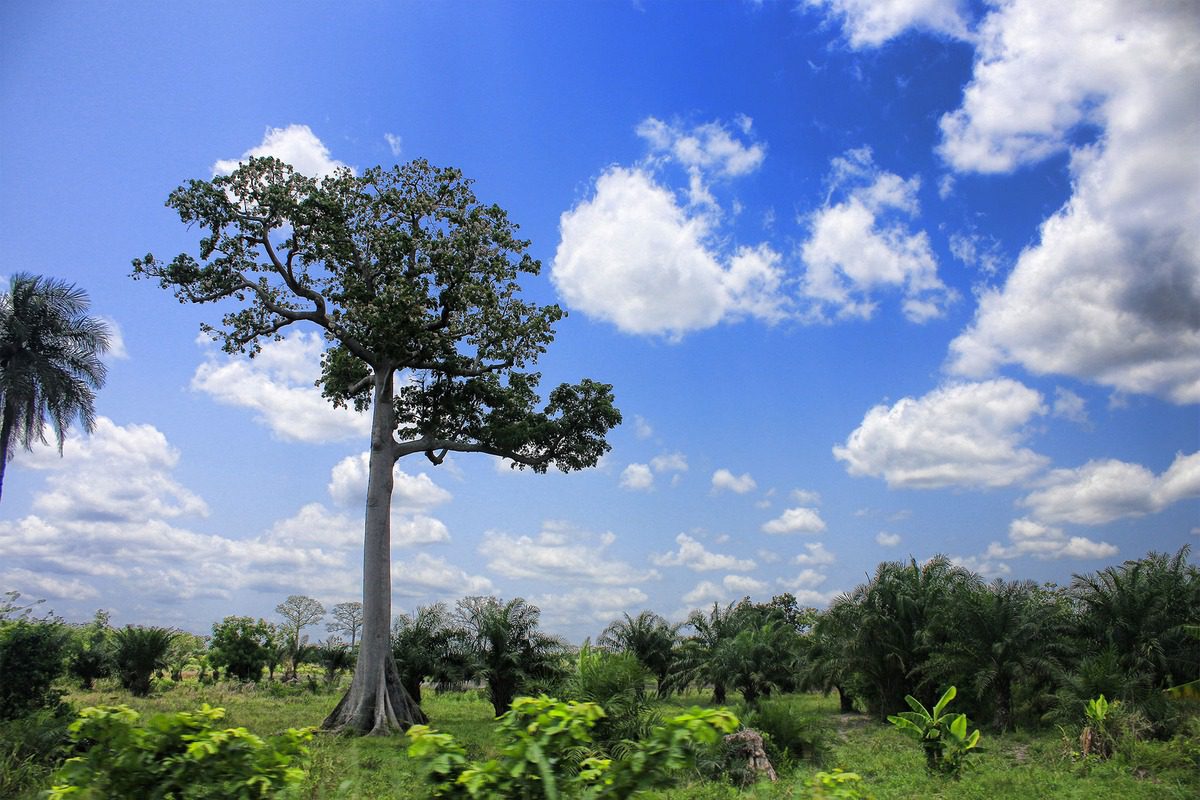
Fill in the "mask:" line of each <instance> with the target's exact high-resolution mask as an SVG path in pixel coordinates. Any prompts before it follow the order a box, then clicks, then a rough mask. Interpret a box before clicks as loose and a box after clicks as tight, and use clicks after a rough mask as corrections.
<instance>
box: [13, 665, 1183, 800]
mask: <svg viewBox="0 0 1200 800" xmlns="http://www.w3.org/2000/svg"><path fill="white" fill-rule="evenodd" d="M338 697H339V695H338V694H336V693H333V692H320V693H315V694H314V693H311V692H307V691H302V690H282V689H280V688H278V687H275V688H274V689H272V688H254V687H247V688H237V687H233V686H200V685H197V684H195V683H190V682H188V683H183V684H181V685H178V686H174V687H172V688H170V689H169V690H165V691H159V692H156V693H155V694H154V695H152V696H151V697H149V698H145V699H137V698H132V697H130V696H129V695H128V694H127V693H125V692H122V691H119V690H114V689H101V690H100V691H95V692H79V691H76V692H74V693H72V694H71V695H70V696H69V697H68V700H69V701H70V702H71V703H72V704H73V705H74V706H75V707H76V708H83V707H85V706H88V705H97V704H117V703H123V704H125V705H128V706H130V707H132V708H134V709H135V710H138V711H140V712H143V713H145V714H151V713H155V712H160V711H179V710H187V709H193V708H197V707H199V705H200V704H201V703H209V704H210V705H213V706H220V707H223V708H224V709H225V710H226V722H227V724H228V725H230V726H236V725H241V726H245V727H247V728H249V729H250V730H252V731H254V732H255V733H260V734H271V733H277V732H279V731H282V730H283V729H285V728H289V727H302V726H306V725H317V724H319V723H320V721H321V720H322V719H323V718H324V717H325V715H326V714H327V713H329V711H330V710H332V708H333V706H334V705H335V704H336V702H337V700H338ZM791 702H793V703H796V704H798V705H799V706H800V707H801V708H803V710H804V711H805V712H806V713H809V714H811V715H813V716H814V717H815V718H816V719H818V720H819V724H820V725H822V726H824V727H825V729H826V734H825V737H824V738H825V740H826V741H827V747H826V752H825V755H824V758H823V759H822V762H821V763H820V764H814V763H810V762H807V761H801V762H799V763H796V764H783V765H780V780H779V781H778V782H777V783H775V784H769V783H761V784H758V785H756V786H754V787H751V788H749V789H745V790H741V789H737V788H735V787H733V786H730V785H727V784H722V783H718V782H714V781H711V780H705V779H702V778H701V777H700V776H699V775H694V776H690V777H687V778H685V780H684V782H683V783H682V784H681V786H680V787H679V788H676V789H673V790H671V791H668V792H662V793H658V794H653V795H649V796H651V797H658V798H662V800H676V799H682V798H734V797H740V798H803V797H808V796H810V793H809V791H808V790H807V789H806V788H805V783H806V781H807V780H808V779H809V778H810V777H811V776H812V775H814V774H815V773H816V772H817V771H818V770H821V769H825V770H829V769H832V768H834V767H841V768H842V769H845V770H847V771H852V772H856V773H858V774H859V775H861V776H862V779H863V780H862V783H861V784H859V786H860V787H861V789H862V790H863V791H864V792H866V793H868V794H869V795H870V796H872V797H875V798H877V799H878V800H888V799H890V798H916V797H921V798H943V797H944V798H954V799H955V800H966V799H969V798H981V799H982V798H986V800H1004V798H1022V799H1024V798H1034V797H1054V798H1081V799H1082V798H1089V799H1090V798H1096V797H1112V798H1122V800H1126V799H1128V800H1137V799H1138V798H1147V800H1149V798H1189V800H1190V798H1195V797H1200V770H1198V769H1197V766H1196V765H1197V762H1196V760H1195V759H1196V757H1197V752H1198V748H1200V744H1198V743H1197V742H1195V741H1192V742H1190V750H1188V747H1189V745H1188V744H1187V743H1183V744H1181V743H1179V742H1175V743H1173V744H1166V743H1145V744H1140V745H1138V746H1137V747H1136V748H1135V749H1134V751H1133V752H1132V753H1128V754H1126V755H1124V756H1120V757H1117V758H1114V759H1113V760H1111V761H1108V762H1091V763H1086V764H1081V763H1079V762H1077V761H1075V760H1073V759H1072V758H1071V756H1070V744H1069V743H1068V742H1067V741H1066V740H1065V739H1064V737H1063V736H1062V735H1061V734H1060V733H1059V732H1058V731H1039V732H1037V733H1014V734H1009V735H1006V736H999V735H994V734H988V733H987V732H986V731H985V735H984V745H985V750H984V752H982V753H980V754H979V755H978V756H977V757H975V758H974V759H973V760H974V762H975V764H974V766H973V768H972V769H970V770H969V771H968V772H967V773H966V774H965V775H964V776H963V778H962V779H961V780H959V781H954V780H951V779H948V778H944V777H938V776H930V775H928V774H926V772H925V770H924V766H923V765H924V761H923V756H922V754H921V752H920V750H919V749H918V746H917V744H916V742H914V741H912V740H911V739H908V738H906V737H904V736H903V735H902V734H900V733H899V732H897V731H895V730H893V729H892V728H891V727H890V726H887V725H880V724H878V723H876V722H874V721H872V720H869V719H867V718H866V717H864V716H861V715H840V714H838V713H837V705H836V702H835V701H834V700H832V699H829V698H823V697H820V696H817V695H802V696H796V697H794V698H792V700H791ZM703 703H704V698H703V697H701V696H699V695H697V696H694V697H685V698H675V699H674V700H673V701H672V702H671V703H670V704H668V705H665V706H664V707H663V708H662V709H661V710H662V711H663V712H665V713H670V712H671V711H672V710H673V709H676V708H683V707H686V706H688V705H691V704H703ZM424 707H425V709H426V711H427V713H428V714H429V716H430V717H431V719H432V721H433V722H432V724H433V725H434V727H436V728H438V729H439V730H442V731H446V732H448V733H452V734H454V735H455V736H456V737H457V738H458V740H459V741H460V742H462V743H463V744H464V745H465V746H466V747H467V749H468V752H469V754H470V755H471V756H472V757H486V756H488V755H489V754H490V752H491V751H492V748H493V747H494V745H493V738H492V730H493V725H492V708H491V705H490V704H489V703H488V702H487V701H486V700H484V699H483V698H482V697H480V696H479V694H477V693H473V692H467V693H450V694H442V695H438V694H435V693H433V692H429V693H428V694H427V696H426V698H425V702H424ZM406 745H407V741H406V739H405V738H404V737H393V738H369V737H367V738H363V737H343V736H331V735H323V734H318V736H317V737H316V738H315V740H314V742H313V746H312V762H311V767H310V769H309V772H308V776H307V779H306V782H305V784H304V787H303V791H302V794H301V796H302V797H305V798H345V799H346V800H351V799H353V800H359V799H361V800H368V799H369V800H375V799H376V798H397V799H399V798H406V799H407V798H421V797H425V796H427V793H426V790H425V786H424V784H423V782H422V780H421V777H420V775H419V774H418V772H417V770H416V769H415V765H414V764H412V763H411V762H410V761H409V759H408V757H407V755H406V753H405V749H406ZM34 796H36V795H30V797H34Z"/></svg>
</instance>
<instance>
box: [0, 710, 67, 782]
mask: <svg viewBox="0 0 1200 800" xmlns="http://www.w3.org/2000/svg"><path fill="white" fill-rule="evenodd" d="M74 716H75V715H74V714H73V713H72V712H71V709H70V707H69V706H67V705H65V704H62V705H58V706H57V707H55V708H50V709H41V710H38V711H33V712H31V713H29V714H27V715H25V716H23V717H19V718H17V719H14V720H8V721H5V722H0V797H18V796H20V795H21V794H22V793H32V792H33V791H35V790H36V789H38V788H40V787H44V786H45V785H46V783H47V781H48V779H49V777H50V773H51V772H52V771H53V770H54V768H55V767H56V766H57V765H58V762H59V761H61V760H62V759H63V758H65V757H66V755H67V753H66V749H65V748H66V745H67V742H68V736H67V726H68V725H70V724H71V720H72V719H73V718H74Z"/></svg>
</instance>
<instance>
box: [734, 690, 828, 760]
mask: <svg viewBox="0 0 1200 800" xmlns="http://www.w3.org/2000/svg"><path fill="white" fill-rule="evenodd" d="M743 721H744V722H745V724H746V726H747V727H749V728H753V729H754V730H756V731H758V732H759V733H761V734H763V741H764V745H765V748H766V751H767V757H768V758H770V759H771V763H772V764H774V765H775V766H781V765H783V764H785V763H788V762H794V761H799V760H801V759H807V760H809V761H812V762H816V763H819V762H820V761H821V759H822V758H823V757H824V755H825V752H826V751H827V749H828V748H829V737H830V730H829V726H828V724H827V723H826V722H825V721H824V720H823V719H822V718H821V717H820V716H818V715H816V714H811V713H807V712H805V711H804V710H803V709H802V708H800V706H799V705H798V704H797V703H796V702H795V701H794V700H792V699H789V698H787V697H777V698H770V699H767V700H760V701H759V704H758V708H756V709H753V710H751V711H750V712H749V713H747V714H746V716H745V719H744V720H743Z"/></svg>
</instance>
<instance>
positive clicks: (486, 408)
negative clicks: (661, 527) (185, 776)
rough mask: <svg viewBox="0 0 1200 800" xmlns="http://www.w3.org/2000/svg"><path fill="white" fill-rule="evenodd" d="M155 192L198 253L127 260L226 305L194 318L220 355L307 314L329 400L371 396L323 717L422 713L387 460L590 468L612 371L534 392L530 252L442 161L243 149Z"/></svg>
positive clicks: (398, 725) (615, 416)
mask: <svg viewBox="0 0 1200 800" xmlns="http://www.w3.org/2000/svg"><path fill="white" fill-rule="evenodd" d="M167 205H168V206H169V207H171V208H172V209H174V210H175V211H176V212H177V213H178V214H179V218H180V220H182V221H183V222H184V223H187V224H189V225H197V226H198V227H199V228H200V229H201V231H202V235H201V238H200V250H199V259H197V258H196V257H194V256H192V255H190V254H187V253H183V254H180V255H178V256H176V257H175V258H174V259H173V260H171V261H170V262H165V261H160V260H159V259H157V258H155V257H154V256H153V255H152V254H149V255H146V256H145V257H144V258H139V259H136V260H134V262H133V275H134V277H135V278H151V279H155V280H157V281H158V283H159V285H160V286H162V287H163V288H165V289H168V290H170V291H172V292H173V293H174V294H175V296H176V297H177V298H178V299H179V300H180V301H182V302H188V303H200V304H206V303H214V302H222V303H224V304H226V305H227V306H231V307H232V308H231V310H229V311H227V312H226V313H225V314H224V316H223V318H222V320H221V325H220V326H215V325H207V324H206V325H204V326H203V329H204V330H206V331H208V332H209V333H210V334H211V335H212V336H213V337H214V339H216V340H218V341H220V342H221V343H222V347H223V348H224V349H225V350H226V351H227V352H229V353H239V352H241V353H246V354H248V355H249V356H251V357H253V356H254V355H255V354H257V353H258V352H259V351H260V350H261V348H262V345H263V342H264V340H271V339H279V338H282V336H283V331H284V329H286V328H288V327H289V326H291V325H296V324H305V325H310V326H316V327H317V328H318V329H320V330H321V331H322V333H323V335H324V337H325V340H326V341H327V342H328V347H327V349H326V350H325V352H324V354H323V357H322V362H321V377H320V379H319V381H318V383H319V385H320V386H321V389H322V392H323V394H324V395H325V397H327V398H328V399H329V400H331V401H332V402H333V403H334V404H336V405H339V406H353V407H354V408H356V409H358V410H366V409H370V410H371V445H370V458H369V462H368V464H369V466H368V480H367V505H366V520H365V526H364V527H365V534H364V556H363V632H362V640H361V643H362V646H361V648H360V650H359V657H358V666H357V668H356V670H355V676H354V682H353V683H352V685H351V688H350V690H349V692H348V693H347V695H346V697H345V698H343V701H342V703H341V704H339V706H338V707H337V709H335V710H334V712H333V714H331V715H330V717H329V719H327V720H326V725H327V727H330V728H337V729H342V728H349V729H354V730H360V731H370V732H375V733H385V732H389V731H394V730H401V729H403V728H405V727H407V726H408V725H411V724H414V723H420V722H424V721H425V718H424V715H423V714H422V713H421V711H420V709H419V708H418V707H417V706H416V704H415V703H414V702H413V701H412V699H411V698H410V697H408V696H407V693H406V692H405V691H404V688H403V686H402V684H401V681H400V679H399V675H398V673H397V670H396V665H395V662H394V659H393V656H392V650H391V646H390V644H391V643H390V641H389V635H388V634H389V626H390V622H391V553H390V549H391V529H390V513H389V511H390V504H391V494H392V481H393V478H392V467H393V465H394V463H395V462H396V460H397V459H399V458H401V457H403V456H406V455H411V454H414V453H423V454H424V455H425V456H426V458H428V459H429V461H430V462H432V463H433V464H435V465H436V464H440V463H442V461H443V460H444V459H445V458H446V455H447V454H448V453H450V452H462V453H486V454H489V455H493V456H499V457H503V458H507V459H510V460H511V461H512V463H513V465H514V466H516V467H519V468H524V467H529V468H532V469H533V470H534V471H536V472H545V471H546V470H547V469H548V468H549V467H551V466H555V467H558V468H559V469H561V470H564V471H570V470H576V469H583V468H585V467H590V466H592V465H594V464H595V463H596V461H597V460H598V459H599V458H600V456H602V455H603V454H604V453H605V452H607V451H608V449H609V448H608V444H607V442H606V441H605V437H606V435H607V433H608V431H609V430H610V429H612V428H613V427H614V426H616V425H617V424H619V423H620V421H621V415H620V412H618V411H617V409H616V407H615V405H614V400H613V395H612V387H611V386H609V385H607V384H603V383H598V382H596V381H593V380H590V379H584V380H582V381H580V382H579V383H577V384H573V385H567V384H564V385H561V386H559V387H557V388H555V389H553V390H552V391H550V393H549V395H548V402H547V403H546V405H545V406H544V407H543V408H541V409H539V408H538V405H539V404H540V403H541V400H540V398H539V397H538V393H537V388H538V383H539V381H540V378H541V376H540V374H539V373H537V372H533V371H530V369H529V367H530V366H531V365H532V363H533V362H534V361H536V359H537V358H538V356H540V355H541V354H542V353H544V352H545V350H546V348H547V346H548V345H549V344H550V342H551V341H552V339H553V337H554V331H553V325H554V323H555V322H557V321H558V320H560V319H561V318H562V317H563V311H562V310H561V309H560V308H559V307H558V306H556V305H546V306H540V305H538V304H536V303H532V302H529V301H526V300H524V299H523V298H522V296H521V294H520V290H521V287H520V285H519V283H518V278H520V277H521V276H522V275H536V274H537V273H538V271H539V270H540V268H541V265H540V264H539V263H538V262H537V261H536V260H535V259H534V258H533V257H531V256H530V255H529V253H528V252H527V251H528V248H529V244H530V243H529V242H528V241H525V240H522V239H520V238H518V236H517V226H516V225H515V224H513V223H512V222H510V221H509V219H508V216H507V214H506V213H505V212H504V210H503V209H501V208H500V207H499V206H497V205H494V204H493V205H487V204H484V203H481V202H479V201H478V200H477V199H476V197H475V195H474V192H473V191H472V189H471V182H470V181H469V180H466V179H465V178H464V177H463V175H462V173H461V172H460V171H459V170H457V169H453V168H441V167H434V166H431V165H430V164H429V163H428V162H427V161H424V160H416V161H412V162H410V163H408V164H405V165H403V166H398V167H395V168H393V169H388V170H385V169H382V168H380V167H374V168H371V169H368V170H365V171H364V172H363V173H362V174H361V175H356V174H355V173H354V172H352V171H351V170H349V169H345V168H343V169H339V170H336V171H335V172H333V173H332V174H330V175H328V176H326V177H324V178H320V179H317V178H310V177H307V176H304V175H301V174H299V173H297V172H296V171H295V170H293V169H292V168H291V167H290V166H288V165H287V164H284V163H283V162H281V161H279V160H277V159H273V158H251V159H249V160H248V161H247V162H246V163H244V164H242V165H240V166H239V167H238V168H237V169H236V170H234V171H233V173H232V174H230V175H226V176H219V177H216V178H213V179H212V180H209V181H205V180H193V181H189V182H188V183H186V184H184V185H182V186H180V187H179V188H178V189H176V190H175V191H174V192H172V193H171V195H170V197H169V198H168V200H167Z"/></svg>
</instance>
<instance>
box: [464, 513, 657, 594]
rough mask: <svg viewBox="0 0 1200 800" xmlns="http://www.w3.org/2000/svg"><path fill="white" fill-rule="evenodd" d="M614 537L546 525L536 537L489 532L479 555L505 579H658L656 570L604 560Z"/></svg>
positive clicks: (631, 581) (595, 581)
mask: <svg viewBox="0 0 1200 800" xmlns="http://www.w3.org/2000/svg"><path fill="white" fill-rule="evenodd" d="M614 540H615V537H614V536H612V535H611V534H605V535H601V536H596V535H594V534H592V533H589V532H586V531H581V530H578V529H574V528H572V527H570V526H566V525H562V524H559V523H546V524H544V525H543V528H542V531H541V532H540V533H539V534H538V535H536V536H512V535H510V534H507V533H501V532H499V531H487V532H486V533H484V535H483V541H482V542H481V543H480V545H479V552H480V554H481V555H483V556H485V557H486V558H487V559H488V568H489V569H492V570H495V571H496V572H498V573H500V574H501V575H503V576H505V577H506V578H532V579H536V580H546V581H552V582H555V583H562V582H576V583H577V582H580V581H582V582H585V583H592V584H601V585H616V584H624V585H629V584H634V583H640V582H642V581H645V580H649V579H651V578H657V577H658V573H657V572H656V571H654V570H645V571H643V570H637V569H634V568H633V567H631V566H630V565H629V564H627V563H625V562H624V561H618V560H615V559H609V558H605V557H604V551H605V550H607V549H608V548H609V546H611V545H612V543H613V541H614Z"/></svg>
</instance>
